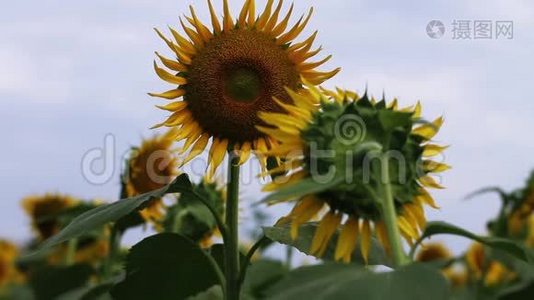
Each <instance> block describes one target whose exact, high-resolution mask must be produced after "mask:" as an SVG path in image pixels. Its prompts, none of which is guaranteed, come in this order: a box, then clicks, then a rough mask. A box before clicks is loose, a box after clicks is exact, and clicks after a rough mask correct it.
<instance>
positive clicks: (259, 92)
mask: <svg viewBox="0 0 534 300" xmlns="http://www.w3.org/2000/svg"><path fill="white" fill-rule="evenodd" d="M299 84H300V79H299V72H298V70H297V69H296V67H295V65H294V64H293V62H292V61H291V60H290V59H289V57H288V52H287V50H286V49H285V48H283V47H280V46H278V45H276V43H275V40H273V39H272V38H271V37H269V36H268V35H266V34H264V33H262V32H258V31H252V30H249V29H246V30H245V29H241V30H240V29H236V30H234V31H231V32H227V33H222V34H220V35H217V36H215V37H214V38H213V39H212V40H211V41H210V42H208V43H207V44H206V45H205V47H204V48H203V49H202V50H201V51H200V52H199V53H198V54H197V55H196V56H195V57H194V58H193V60H192V63H191V65H190V66H189V70H188V72H187V85H186V86H185V87H184V88H185V90H186V95H185V101H187V103H188V108H189V109H190V110H191V113H192V114H193V117H194V119H195V120H196V121H197V122H198V123H199V125H200V126H201V127H202V128H203V129H204V130H205V131H207V132H208V133H209V134H211V135H213V136H216V137H219V138H224V139H229V140H230V142H235V143H241V142H246V141H253V140H255V139H257V138H259V137H263V136H264V135H263V134H262V133H260V132H259V131H257V129H256V128H255V126H256V125H262V124H263V123H262V121H261V120H260V119H259V117H258V112H259V111H266V112H280V111H281V108H280V107H279V105H277V104H276V102H274V100H273V97H277V98H279V99H281V100H282V101H286V102H290V101H291V100H290V98H289V96H288V95H287V93H286V92H285V90H284V88H285V87H289V88H292V89H297V88H298V86H299Z"/></svg>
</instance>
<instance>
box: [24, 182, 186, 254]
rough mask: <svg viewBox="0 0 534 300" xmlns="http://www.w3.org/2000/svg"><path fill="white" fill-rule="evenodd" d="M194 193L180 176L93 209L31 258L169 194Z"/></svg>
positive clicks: (48, 241)
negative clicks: (133, 195)
mask: <svg viewBox="0 0 534 300" xmlns="http://www.w3.org/2000/svg"><path fill="white" fill-rule="evenodd" d="M191 191H192V184H191V181H189V177H188V176H187V175H186V174H183V175H180V176H178V177H177V178H176V179H175V180H174V181H173V182H172V183H171V184H169V185H167V186H164V187H162V188H160V189H157V190H154V191H152V192H149V193H146V194H142V195H139V196H135V197H132V198H127V199H122V200H119V201H116V202H114V203H111V204H107V205H101V206H98V207H97V208H94V209H91V210H89V211H87V212H85V213H83V214H81V215H79V216H78V217H76V218H75V219H74V220H73V221H72V222H71V223H69V224H68V225H67V226H66V227H65V228H63V230H61V232H59V233H58V234H57V235H55V236H53V237H52V238H50V239H48V240H47V241H45V242H44V243H43V245H42V246H41V247H40V249H39V250H38V251H37V252H34V253H31V254H30V255H29V257H32V256H34V255H38V254H39V252H41V251H45V250H46V249H50V248H51V247H53V246H56V245H59V244H61V243H63V242H65V241H68V240H70V239H73V238H76V237H78V236H80V235H82V234H83V233H85V232H87V231H90V230H92V229H95V228H98V227H100V226H103V225H105V224H107V223H110V222H115V221H117V220H119V219H120V218H122V217H124V216H126V215H128V214H129V213H131V212H133V211H135V210H136V209H139V208H142V207H143V206H144V205H146V203H148V201H150V200H152V199H157V198H161V197H163V196H164V195H165V194H169V193H188V192H191Z"/></svg>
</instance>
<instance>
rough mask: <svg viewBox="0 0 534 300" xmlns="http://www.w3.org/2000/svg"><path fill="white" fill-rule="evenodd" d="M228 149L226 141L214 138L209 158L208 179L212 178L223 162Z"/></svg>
mask: <svg viewBox="0 0 534 300" xmlns="http://www.w3.org/2000/svg"><path fill="white" fill-rule="evenodd" d="M227 148H228V140H226V139H218V138H215V139H214V140H213V143H212V145H211V149H210V157H209V169H208V177H209V178H212V177H213V175H215V171H216V170H217V168H218V167H219V165H220V164H221V163H222V161H223V160H224V157H225V155H226V151H227Z"/></svg>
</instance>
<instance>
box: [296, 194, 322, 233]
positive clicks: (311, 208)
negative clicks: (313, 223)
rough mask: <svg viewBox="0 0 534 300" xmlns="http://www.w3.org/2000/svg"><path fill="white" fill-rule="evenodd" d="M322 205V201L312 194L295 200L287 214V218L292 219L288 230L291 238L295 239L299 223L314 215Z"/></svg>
mask: <svg viewBox="0 0 534 300" xmlns="http://www.w3.org/2000/svg"><path fill="white" fill-rule="evenodd" d="M323 206H324V203H323V202H322V201H320V200H319V199H317V198H315V197H314V196H305V197H304V198H302V199H301V200H300V201H299V202H297V204H296V205H295V207H294V208H293V209H292V210H291V213H290V214H289V218H290V219H291V220H292V221H291V231H290V235H291V239H293V240H295V239H297V237H298V233H299V227H300V225H302V224H304V223H306V222H308V221H309V220H311V219H312V218H313V217H315V215H316V214H317V213H318V212H319V211H321V209H322V208H323Z"/></svg>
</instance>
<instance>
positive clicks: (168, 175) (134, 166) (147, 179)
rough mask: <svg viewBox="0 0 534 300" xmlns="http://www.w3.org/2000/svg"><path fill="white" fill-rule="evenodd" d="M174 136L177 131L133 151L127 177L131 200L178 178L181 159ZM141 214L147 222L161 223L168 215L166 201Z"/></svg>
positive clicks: (157, 136)
mask: <svg viewBox="0 0 534 300" xmlns="http://www.w3.org/2000/svg"><path fill="white" fill-rule="evenodd" d="M174 135H175V130H174V129H171V130H170V131H168V132H167V133H165V134H162V135H155V136H153V137H152V138H149V139H145V140H144V141H143V142H142V144H141V147H139V148H135V149H133V151H132V155H131V157H130V159H129V161H128V172H127V173H126V176H125V181H126V194H127V196H128V197H134V196H137V195H140V194H144V193H147V192H150V191H153V190H156V189H159V188H162V187H164V186H165V185H167V184H169V183H171V181H172V180H173V179H174V178H175V177H176V175H178V171H177V165H178V164H177V159H176V157H175V155H174V151H173V149H172V148H171V147H172V144H173V141H174V139H173V136H174ZM140 214H141V216H142V217H143V218H144V219H145V220H146V221H152V222H159V221H161V220H162V219H163V217H164V214H165V208H164V204H163V201H162V199H154V200H152V201H150V202H149V204H148V205H147V207H146V208H144V209H143V210H141V211H140Z"/></svg>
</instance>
